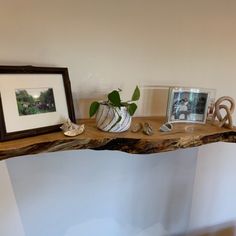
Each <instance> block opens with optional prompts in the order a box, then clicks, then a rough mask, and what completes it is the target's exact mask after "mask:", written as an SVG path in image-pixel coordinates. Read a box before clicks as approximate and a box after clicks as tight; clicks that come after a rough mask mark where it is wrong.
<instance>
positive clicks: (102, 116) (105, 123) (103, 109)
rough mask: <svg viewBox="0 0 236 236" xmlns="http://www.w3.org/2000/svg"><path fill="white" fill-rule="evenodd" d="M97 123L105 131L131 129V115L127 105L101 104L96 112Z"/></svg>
mask: <svg viewBox="0 0 236 236" xmlns="http://www.w3.org/2000/svg"><path fill="white" fill-rule="evenodd" d="M96 124H97V127H98V128H99V129H100V130H103V131H109V132H123V131H126V130H127V129H129V127H130V124H131V116H130V114H129V113H128V111H127V108H126V107H120V108H118V107H114V106H109V105H104V104H100V106H99V109H98V111H97V114H96Z"/></svg>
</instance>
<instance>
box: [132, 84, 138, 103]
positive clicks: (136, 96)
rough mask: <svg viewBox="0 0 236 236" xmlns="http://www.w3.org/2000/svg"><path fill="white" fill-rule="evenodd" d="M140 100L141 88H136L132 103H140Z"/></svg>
mask: <svg viewBox="0 0 236 236" xmlns="http://www.w3.org/2000/svg"><path fill="white" fill-rule="evenodd" d="M139 98H140V90H139V87H138V86H136V88H135V90H134V93H133V96H132V101H138V100H139Z"/></svg>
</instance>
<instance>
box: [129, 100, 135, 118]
mask: <svg viewBox="0 0 236 236" xmlns="http://www.w3.org/2000/svg"><path fill="white" fill-rule="evenodd" d="M136 110H137V105H136V104H135V103H130V104H129V106H128V112H129V114H130V115H131V116H132V115H133V114H134V113H135V111H136Z"/></svg>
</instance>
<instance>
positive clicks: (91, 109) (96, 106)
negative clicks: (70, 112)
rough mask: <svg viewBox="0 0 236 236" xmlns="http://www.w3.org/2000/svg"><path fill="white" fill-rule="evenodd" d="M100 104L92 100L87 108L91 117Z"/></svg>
mask: <svg viewBox="0 0 236 236" xmlns="http://www.w3.org/2000/svg"><path fill="white" fill-rule="evenodd" d="M99 106H100V104H99V103H98V102H92V104H91V105H90V108H89V116H90V117H92V116H94V115H95V114H96V112H97V110H98V108H99Z"/></svg>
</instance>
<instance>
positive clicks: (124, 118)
mask: <svg viewBox="0 0 236 236" xmlns="http://www.w3.org/2000/svg"><path fill="white" fill-rule="evenodd" d="M120 92H121V89H118V90H113V91H112V92H110V93H109V94H108V95H107V100H106V101H100V102H99V101H94V102H92V103H91V105H90V109H89V116H90V117H92V116H94V115H96V124H97V127H98V128H99V129H100V130H103V131H108V132H123V131H125V130H127V129H129V127H130V124H131V117H132V116H133V115H134V113H135V111H136V109H137V105H136V103H135V102H136V101H138V100H139V98H140V90H139V87H138V86H136V88H135V90H134V92H133V95H132V97H131V100H130V101H126V102H123V101H122V100H121V98H120Z"/></svg>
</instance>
